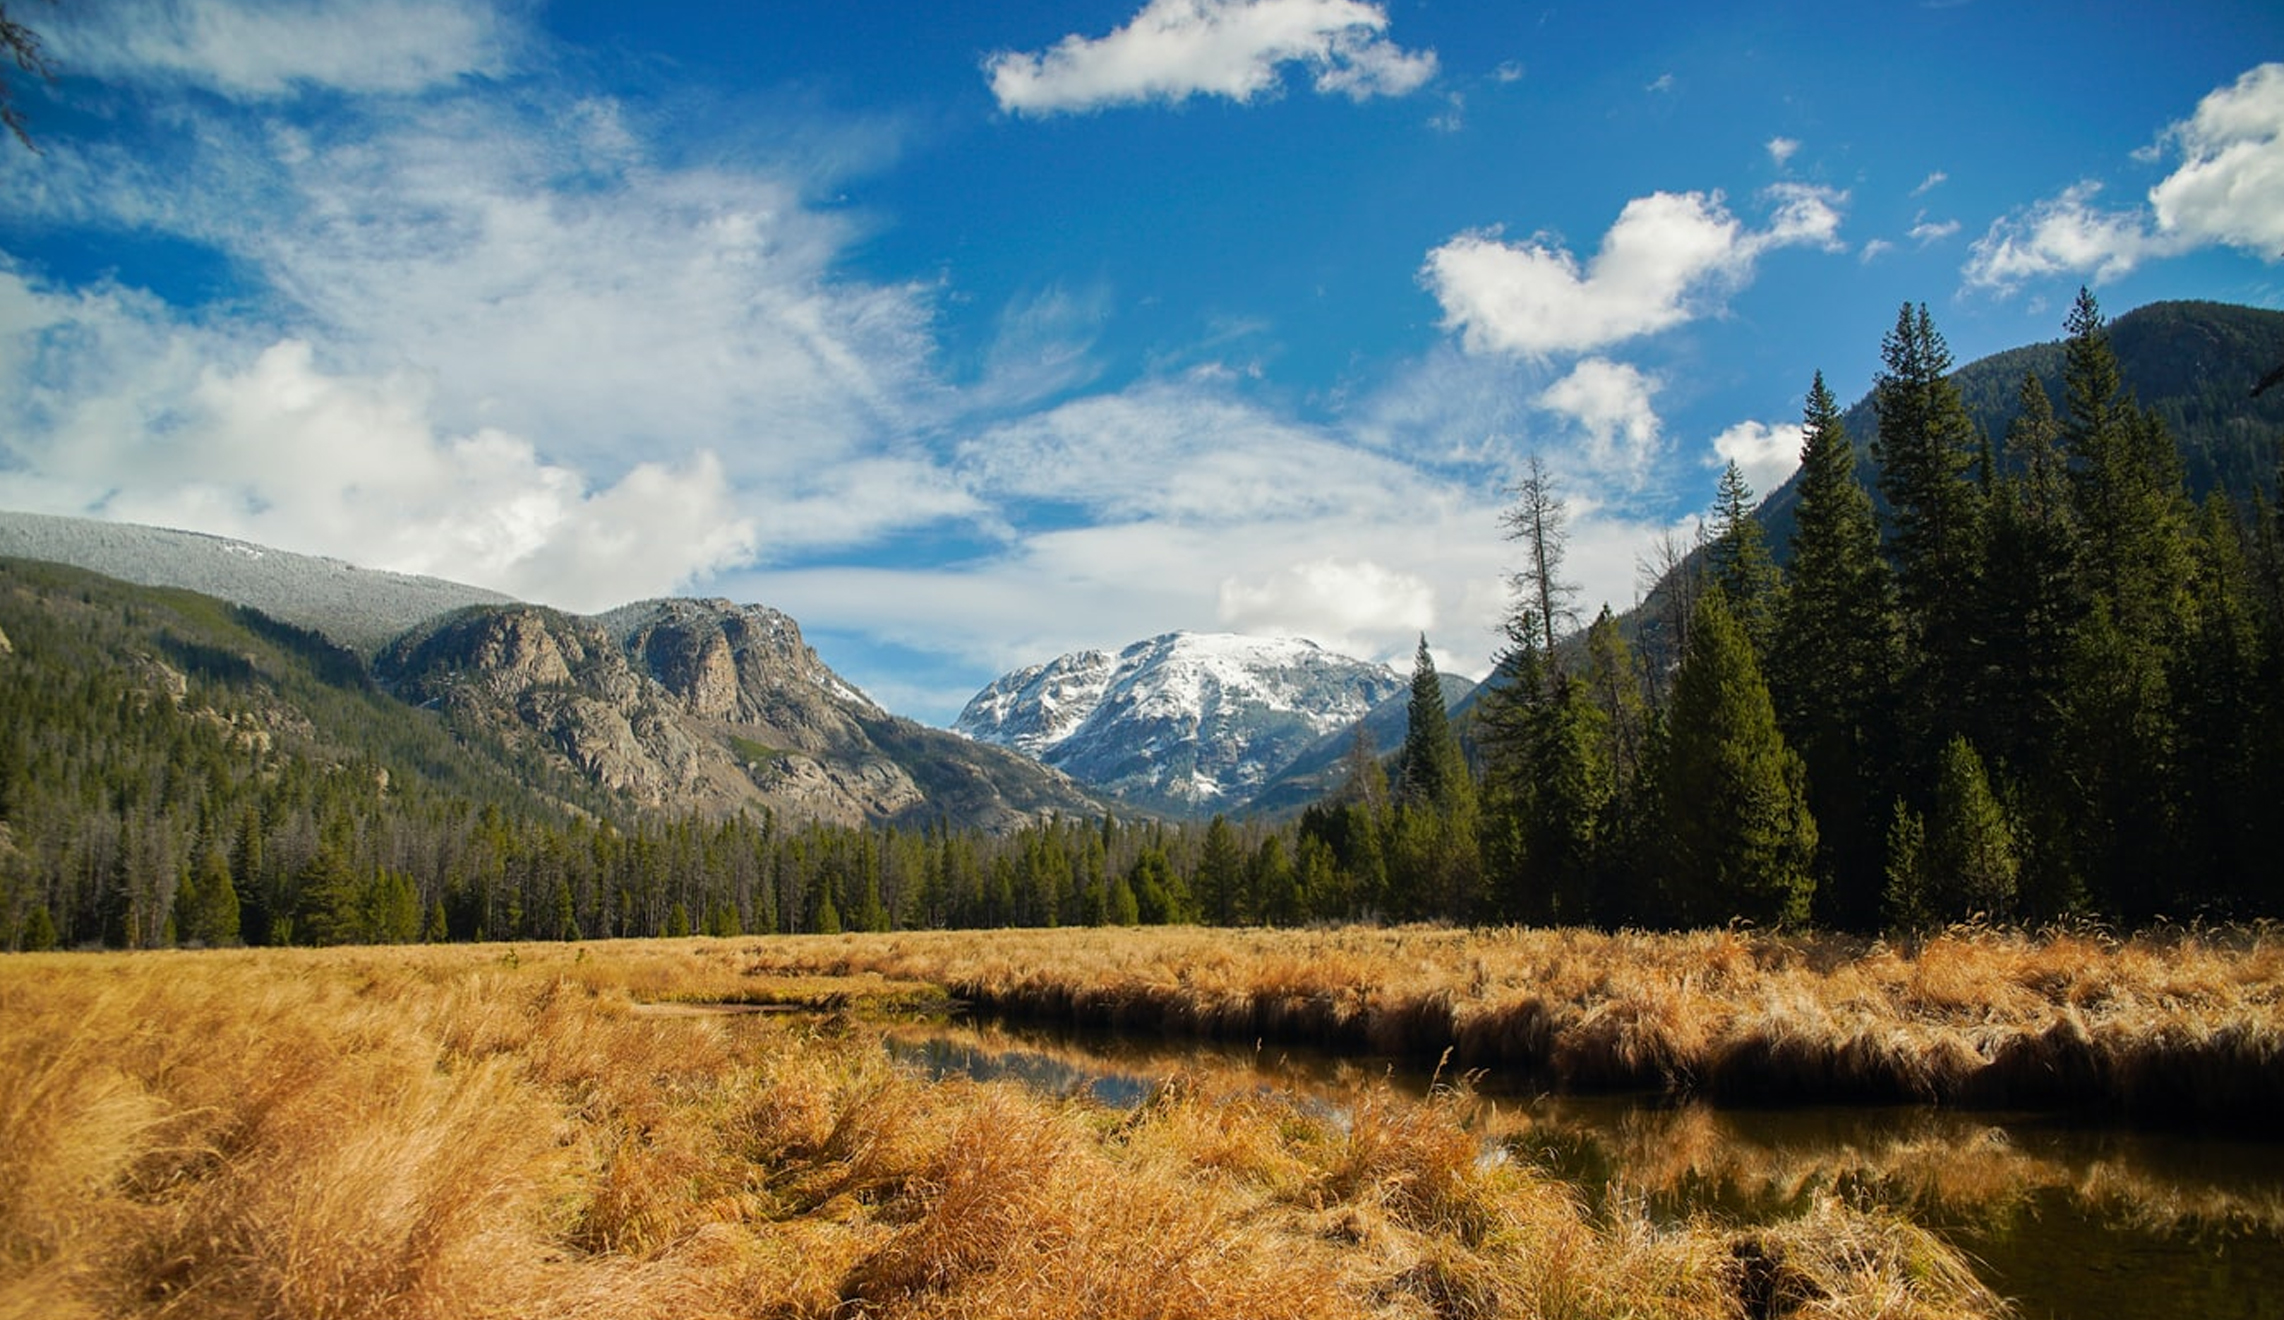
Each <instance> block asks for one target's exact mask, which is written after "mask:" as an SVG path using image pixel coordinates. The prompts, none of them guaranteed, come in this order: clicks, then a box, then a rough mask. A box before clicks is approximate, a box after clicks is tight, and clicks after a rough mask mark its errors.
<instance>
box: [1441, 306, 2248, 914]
mask: <svg viewBox="0 0 2284 1320" xmlns="http://www.w3.org/2000/svg"><path fill="white" fill-rule="evenodd" d="M2239 310H2240V309H2215V308H2207V307H2203V306H2200V305H2191V304H2173V305H2167V306H2164V307H2160V308H2157V309H2153V310H2151V311H2148V312H2145V313H2143V314H2137V316H2136V317H2135V318H2132V319H2131V320H2130V322H2121V323H2120V325H2119V327H2117V328H2116V330H2115V332H2114V334H2113V328H2112V327H2110V326H2108V325H2106V324H2105V323H2104V322H2103V321H2102V319H2101V317H2100V314H2099V311H2098V309H2097V308H2096V307H2095V305H2094V303H2093V300H2092V299H2091V298H2090V297H2085V296H2081V298H2080V300H2079V302H2078V304H2077V306H2076V307H2075V308H2074V309H2073V310H2072V312H2071V315H2070V318H2069V321H2068V323H2067V325H2066V327H2065V329H2066V331H2067V337H2066V339H2065V340H2064V342H2063V343H2061V344H2060V345H2057V346H2053V348H2052V349H2051V351H2049V350H2048V349H2043V348H2042V349H2034V350H2025V351H2024V352H2022V353H2019V354H2014V355H2008V356H2007V357H2006V358H2005V359H2004V360H2001V361H1998V362H1996V363H1995V364H1994V363H1991V362H1986V363H1984V364H1982V367H1981V369H1979V370H1978V371H1977V372H1976V373H1975V374H1974V375H1973V377H1972V378H1963V376H1964V373H1954V372H1953V370H1952V365H1951V361H1950V356H1949V351H1948V349H1947V347H1946V345H1945V344H1944V341H1943V338H1942V336H1941V334H1940V332H1939V331H1937V330H1936V328H1935V326H1934V323H1933V320H1932V318H1931V317H1930V316H1929V314H1928V312H1927V310H1926V308H1925V307H1924V306H1921V307H1918V308H1916V309H1914V308H1911V307H1908V306H1907V307H1906V308H1904V310H1903V313H1902V314H1901V315H1900V316H1899V317H1898V320H1897V322H1896V325H1895V328H1894V329H1893V330H1892V331H1891V332H1890V333H1889V334H1888V336H1887V337H1886V339H1885V340H1884V342H1883V344H1882V356H1883V363H1884V366H1883V370H1882V372H1881V374H1880V377H1879V380H1878V382H1877V385H1876V387H1875V389H1874V391H1873V394H1872V396H1871V398H1870V399H1869V400H1868V401H1867V403H1866V405H1865V406H1864V407H1863V408H1860V409H1857V410H1854V411H1852V412H1850V413H1848V414H1846V415H1845V416H1844V415H1843V414H1842V413H1841V412H1840V410H1839V408H1838V406H1837V404H1836V402H1835V400H1834V399H1833V398H1832V396H1831V394H1830V392H1829V391H1828V390H1827V389H1826V388H1825V386H1824V382H1823V379H1822V377H1821V375H1819V376H1817V377H1816V379H1815V381H1814V385H1813V388H1812V390H1811V393H1810V396H1809V404H1808V407H1807V409H1806V415H1805V418H1804V422H1805V428H1806V434H1807V442H1806V445H1805V449H1804V457H1803V463H1802V466H1801V471H1800V473H1799V474H1798V476H1797V477H1796V478H1795V479H1794V481H1793V482H1792V483H1791V484H1790V485H1789V486H1788V488H1787V493H1788V496H1789V498H1790V501H1791V503H1790V505H1789V507H1788V508H1787V509H1786V510H1785V512H1786V514H1787V515H1788V516H1787V517H1785V518H1784V519H1781V520H1778V521H1776V522H1775V523H1773V527H1774V528H1776V529H1781V534H1782V537H1783V542H1782V545H1781V546H1777V545H1772V544H1771V543H1770V541H1769V539H1768V537H1769V531H1768V530H1766V528H1767V527H1768V526H1770V525H1768V524H1764V522H1763V520H1762V519H1759V518H1756V517H1754V516H1753V512H1752V501H1751V492H1750V491H1749V490H1748V489H1747V488H1746V487H1745V486H1744V483H1743V480H1742V478H1741V477H1740V476H1739V475H1738V473H1737V471H1736V469H1735V467H1734V466H1732V467H1731V468H1730V470H1729V471H1728V472H1727V473H1726V474H1725V475H1724V477H1723V479H1722V483H1721V486H1720V489H1719V491H1718V498H1717V509H1716V514H1715V519H1714V526H1713V528H1712V535H1711V538H1710V540H1709V542H1708V543H1707V544H1706V545H1705V546H1704V547H1703V552H1702V553H1701V554H1698V555H1694V556H1692V557H1691V558H1690V559H1689V560H1688V562H1687V563H1686V564H1684V565H1682V566H1681V567H1680V568H1678V569H1677V571H1676V573H1675V575H1674V576H1673V578H1672V579H1671V580H1670V581H1669V582H1668V583H1667V584H1666V587H1665V589H1663V590H1662V591H1661V593H1660V595H1659V597H1658V598H1657V599H1656V600H1655V601H1653V603H1652V606H1651V610H1650V614H1651V618H1650V619H1649V620H1648V621H1647V622H1648V624H1649V625H1650V627H1649V628H1648V629H1646V630H1645V631H1647V632H1649V633H1650V634H1651V635H1652V636H1653V637H1654V638H1655V639H1656V641H1657V642H1659V643H1660V645H1659V647H1658V653H1659V654H1660V655H1661V656H1663V655H1671V656H1673V657H1675V658H1676V659H1675V662H1674V663H1673V664H1671V665H1667V664H1663V663H1652V664H1649V665H1646V666H1645V665H1640V664H1638V663H1637V662H1636V660H1635V659H1634V655H1635V652H1634V650H1633V649H1632V648H1631V647H1629V646H1628V644H1627V641H1626V639H1625V637H1624V635H1623V633H1622V630H1620V629H1619V628H1617V627H1616V626H1615V625H1614V624H1612V623H1611V622H1609V621H1607V620H1604V621H1602V622H1600V623H1598V624H1597V625H1596V626H1595V627H1594V628H1592V629H1589V630H1588V633H1587V636H1586V644H1585V645H1583V646H1579V645H1575V644H1564V645H1557V644H1556V638H1555V636H1554V634H1553V631H1552V630H1551V629H1549V628H1548V627H1547V626H1546V623H1547V618H1548V614H1547V610H1546V607H1545V605H1544V604H1543V602H1544V601H1545V600H1547V599H1559V597H1560V589H1561V584H1562V578H1561V565H1560V559H1559V555H1556V556H1555V557H1553V558H1551V559H1549V558H1545V557H1541V558H1539V559H1537V560H1535V561H1532V562H1529V563H1527V564H1526V566H1525V567H1524V569H1523V573H1522V576H1523V580H1524V590H1523V592H1522V595H1521V598H1520V599H1519V600H1518V602H1517V613H1516V616H1515V618H1514V619H1512V620H1511V621H1510V638H1511V642H1512V645H1511V647H1510V650H1509V651H1508V653H1507V654H1506V655H1505V656H1504V657H1503V659H1502V670H1501V682H1500V683H1499V684H1497V685H1495V687H1496V690H1495V691H1494V693H1492V694H1491V695H1489V696H1487V697H1486V699H1485V700H1484V701H1483V703H1482V708H1481V711H1480V716H1479V719H1478V726H1477V728H1478V735H1479V742H1480V743H1481V745H1482V748H1483V757H1484V760H1485V762H1486V806H1485V808H1484V826H1483V828H1484V832H1485V837H1484V844H1483V855H1484V856H1485V857H1486V858H1487V859H1491V858H1494V857H1496V858H1497V860H1496V861H1493V862H1491V863H1490V870H1491V873H1492V875H1493V876H1494V877H1496V879H1495V881H1494V888H1493V892H1492V898H1493V901H1494V903H1495V904H1496V905H1497V907H1498V908H1499V909H1500V910H1503V911H1505V912H1508V913H1512V914H1515V915H1524V916H1543V915H1549V914H1552V915H1557V916H1560V917H1562V918H1563V919H1570V918H1572V917H1579V916H1583V917H1587V918H1590V919H1594V920H1599V921H1605V922H1607V921H1639V920H1645V919H1646V920H1651V921H1659V922H1664V921H1682V922H1702V921H1718V920H1722V919H1725V918H1727V917H1735V916H1744V917H1748V918H1751V919H1753V920H1755V921H1758V922H1763V923H1768V922H1781V923H1794V922H1799V921H1802V920H1806V919H1813V920H1816V921H1818V922H1820V923H1823V924H1828V925H1838V926H1844V927H1849V928H1856V929H1872V928H1876V927H1881V926H1885V927H1887V928H1891V929H1892V928H1898V927H1901V928H1914V927H1926V926H1929V925H1935V924H1940V923H1943V922H1948V921H1955V920H1962V919H1969V918H1986V919H1993V920H2005V921H2012V920H2030V921H2042V920H2049V919H2053V918H2058V917H2066V916H2071V915H2074V914H2086V915H2098V916H2101V917H2104V918H2108V919H2113V920H2122V921H2126V922H2130V923H2138V922H2144V921H2148V920H2151V919H2153V918H2158V917H2172V918H2188V917H2246V916H2256V915H2262V916H2264V915H2272V914H2274V913H2276V912H2277V911H2278V910H2279V905H2280V902H2284V869H2280V868H2279V867H2278V866H2277V865H2276V858H2277V857H2279V856H2284V828H2280V823H2279V819H2278V813H2277V812H2276V809H2275V808H2276V804H2278V803H2279V802H2284V755H2279V753H2280V752H2284V537H2280V535H2279V531H2278V523H2277V516H2276V512H2275V508H2274V505H2273V503H2272V497H2271V492H2272V491H2273V489H2274V484H2273V468H2274V463H2275V456H2276V453H2277V440H2278V437H2279V435H2280V434H2284V423H2279V424H2271V423H2269V422H2267V421H2264V420H2263V417H2265V416H2266V414H2263V413H2259V412H2257V411H2255V410H2253V409H2252V408H2250V407H2249V406H2248V404H2249V402H2250V401H2249V400H2248V399H2247V397H2246V396H2247V395H2249V393H2250V390H2251V385H2252V383H2253V382H2254V381H2256V380H2258V379H2259V374H2260V373H2259V371H2258V370H2256V369H2254V368H2252V367H2251V366H2249V365H2248V364H2249V363H2250V362H2253V361H2258V360H2259V358H2258V357H2257V356H2252V355H2254V354H2257V353H2261V352H2274V353H2276V354H2278V355H2279V358H2280V360H2284V334H2280V333H2279V328H2280V327H2284V316H2279V315H2278V314H2275V313H2251V312H2246V313H2242V314H2239ZM2127 331H2130V332H2131V334H2132V335H2133V336H2134V337H2135V340H2136V348H2135V352H2136V354H2137V359H2136V360H2137V361H2139V362H2140V363H2141V364H2142V368H2141V369H2142V371H2143V373H2144V379H2149V380H2156V381H2159V382H2160V383H2161V384H2160V387H2161V388H2167V389H2170V390H2171V392H2170V393H2168V394H2167V395H2165V396H2164V397H2165V399H2166V404H2165V406H2164V407H2155V406H2145V405H2143V404H2142V403H2140V402H2139V396H2138V394H2137V392H2136V391H2135V390H2134V389H2133V388H2132V387H2131V385H2130V383H2129V381H2128V379H2127V376H2126V373H2125V370H2124V366H2123V361H2124V359H2123V356H2122V354H2121V353H2120V352H2119V351H2118V348H2117V342H2118V339H2119V338H2122V337H2124V336H2125V334H2126V332H2127ZM2255 332H2257V333H2255ZM2261 345H2266V347H2265V348H2263V347H2261ZM2216 363H2219V364H2222V365H2219V366H2216V365H2215V364H2216ZM2010 367H2011V368H2013V369H2014V370H2015V371H2016V376H2015V380H2014V382H2013V389H2014V399H2013V403H2012V406H2011V407H2009V408H2006V409H2003V410H2001V409H1998V408H1997V407H1996V405H1994V404H1991V403H1989V402H1988V399H1989V396H1990V391H1991V382H1992V380H1993V373H1996V372H2000V371H2004V370H2006V369H2008V368H2010ZM2049 379H2051V380H2052V381H2053V385H2052V386H2051V387H2050V386H2049V384H2048V381H2049ZM2200 382H2201V383H2200ZM1970 386H1971V387H1973V389H1974V391H1975V392H1976V393H1975V394H1973V395H1971V394H1970V390H1969V387H1970ZM1973 397H1981V398H1983V399H1984V400H1985V402H1984V404H1983V412H1984V415H1986V416H1993V417H1996V416H1999V415H2001V413H2002V412H2003V415H2004V416H2005V417H2006V419H2007V420H2006V422H2005V425H2004V429H2003V430H2002V431H2001V432H2000V433H1998V434H1996V435H1993V434H1991V433H1990V432H1989V431H1988V430H1987V429H1985V427H1984V426H1983V425H1981V424H1979V423H1978V420H1977V409H1976V408H1975V406H1973V404H1972V403H1971V398H1973ZM2232 400H2233V401H2232ZM1867 412H1868V414H1869V417H1868V419H1867V418H1866V413H1867ZM2174 417H2177V418H2180V419H2182V420H2183V424H2184V425H2186V426H2189V427H2191V428H2192V434H2193V435H2194V436H2196V437H2200V439H2199V440H2197V441H2195V442H2193V443H2191V444H2190V445H2188V446H2183V445H2180V444H2177V443H2176V440H2175V437H2174V434H2173V429H2172V427H2173V422H2172V421H2171V420H2169V419H2170V418H2174ZM1864 420H1868V421H1869V425H1867V426H1863V427H1862V428H1861V429H1859V422H1861V421H1864ZM2263 467H2265V469H2266V471H2267V472H2268V474H2269V477H2270V479H2269V480H2268V481H2265V482H2261V481H2254V480H2253V479H2252V475H2251V474H2253V473H2255V472H2257V471H2260V470H2262V468H2263ZM2200 468H2201V470H2202V472H2203V473H2204V480H2205V481H2206V482H2207V483H2208V484H2207V486H2206V488H2205V489H2204V491H2203V493H2202V497H2201V498H2199V497H2198V495H2197V494H2196V492H2195V489H2194V487H2193V485H2192V482H2191V480H2190V476H2189V473H2190V472H2191V471H2192V470H2200ZM1518 507H1520V508H1523V509H1525V510H1533V511H1534V516H1535V517H1536V518H1539V519H1547V520H1551V524H1552V525H1553V526H1554V527H1555V528H1556V529H1557V531H1558V532H1559V525H1560V512H1561V511H1560V507H1559V503H1556V504H1554V505H1552V506H1551V507H1550V506H1547V505H1545V504H1544V502H1543V501H1542V502H1541V503H1540V504H1539V505H1538V506H1537V507H1536V509H1535V510H1534V506H1533V500H1532V492H1529V491H1526V493H1525V495H1524V497H1523V498H1522V499H1521V500H1519V501H1518ZM1534 525H1535V524H1534ZM1552 544H1554V545H1556V546H1557V547H1559V545H1560V538H1559V535H1557V536H1556V537H1554V539H1553V541H1552ZM1780 551H1781V553H1779V552H1780ZM1780 564H1781V567H1780ZM1550 588H1551V590H1550ZM1669 639H1678V640H1670V641H1669ZM1644 649H1649V648H1644ZM1500 883H1504V884H1506V885H1509V886H1511V887H1512V888H1511V890H1510V891H1509V897H1508V898H1507V899H1506V900H1505V901H1504V902H1500V901H1499V898H1498V891H1497V885H1498V884H1500Z"/></svg>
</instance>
